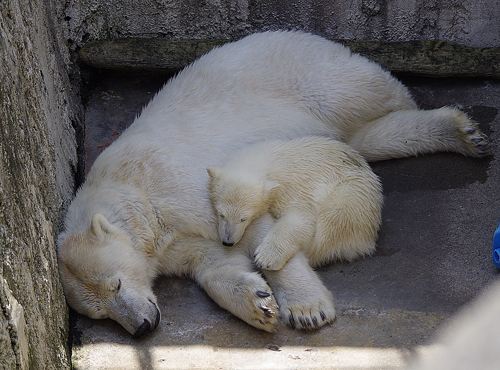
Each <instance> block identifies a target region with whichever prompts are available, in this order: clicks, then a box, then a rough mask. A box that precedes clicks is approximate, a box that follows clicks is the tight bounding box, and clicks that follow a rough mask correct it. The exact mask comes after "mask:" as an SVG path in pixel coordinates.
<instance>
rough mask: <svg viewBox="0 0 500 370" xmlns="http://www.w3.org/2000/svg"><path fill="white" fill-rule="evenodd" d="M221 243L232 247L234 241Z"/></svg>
mask: <svg viewBox="0 0 500 370" xmlns="http://www.w3.org/2000/svg"><path fill="white" fill-rule="evenodd" d="M222 245H224V246H226V247H232V246H233V245H234V243H229V242H222Z"/></svg>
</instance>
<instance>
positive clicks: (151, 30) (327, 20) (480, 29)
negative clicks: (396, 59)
mask: <svg viewBox="0 0 500 370" xmlns="http://www.w3.org/2000/svg"><path fill="white" fill-rule="evenodd" d="M61 22H62V23H64V24H65V25H66V28H67V34H66V37H67V38H68V39H69V40H71V42H73V45H74V46H76V47H78V46H81V45H82V44H84V43H85V42H86V41H88V40H95V39H105V38H116V37H132V36H133V37H169V38H239V37H241V36H243V35H246V34H249V33H252V32H256V31H262V30H274V29H301V30H305V31H310V32H313V33H316V34H319V35H322V36H325V37H328V38H334V39H335V38H339V39H358V40H386V41H407V40H416V39H418V40H423V39H442V40H446V41H455V42H459V43H463V44H467V45H470V46H499V45H500V6H499V3H498V0H349V1H332V0H273V1H255V0H254V1H250V0H203V1H199V0H176V1H174V0H140V1H139V0H67V1H66V4H65V5H64V18H61Z"/></svg>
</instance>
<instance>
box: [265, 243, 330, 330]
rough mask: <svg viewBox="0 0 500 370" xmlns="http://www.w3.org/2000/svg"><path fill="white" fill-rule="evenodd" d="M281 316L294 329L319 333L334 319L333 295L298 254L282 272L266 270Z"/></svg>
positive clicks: (302, 256) (306, 261)
mask: <svg viewBox="0 0 500 370" xmlns="http://www.w3.org/2000/svg"><path fill="white" fill-rule="evenodd" d="M264 275H265V276H266V279H267V281H268V283H269V285H270V286H271V288H272V289H273V292H274V296H275V298H276V301H277V302H278V305H279V309H280V315H281V317H282V318H283V320H284V321H285V322H286V323H288V324H289V325H290V326H291V327H292V328H297V329H316V328H319V327H321V326H323V325H325V324H327V323H330V322H332V321H333V320H334V319H335V306H334V304H333V299H332V295H331V294H330V292H329V291H328V289H326V287H325V286H324V285H323V283H322V282H321V280H320V278H319V276H318V275H317V274H316V272H315V271H314V270H313V269H312V268H311V266H310V265H309V261H308V260H307V258H306V256H305V255H304V254H303V253H302V252H298V253H297V254H296V255H295V256H293V257H292V258H291V259H290V260H289V261H288V263H287V264H286V265H285V266H284V267H283V269H281V270H279V271H270V270H265V271H264Z"/></svg>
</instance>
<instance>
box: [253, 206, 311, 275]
mask: <svg viewBox="0 0 500 370" xmlns="http://www.w3.org/2000/svg"><path fill="white" fill-rule="evenodd" d="M314 232H315V219H314V218H313V217H312V215H311V213H310V212H305V211H303V210H302V211H300V210H295V209H293V210H288V211H287V212H286V213H285V214H283V216H282V217H281V218H280V219H278V220H277V221H276V223H275V224H274V226H273V228H272V229H271V230H270V231H269V233H268V234H267V235H266V236H265V237H264V240H263V241H262V243H260V245H259V246H258V247H257V249H256V250H255V255H254V260H255V264H256V265H257V267H259V268H261V269H264V270H280V269H282V268H283V266H285V264H286V263H287V262H288V260H289V259H290V258H291V257H293V256H294V255H295V254H296V253H297V252H298V251H299V250H301V249H302V247H303V246H308V245H309V244H311V243H312V241H313V238H314Z"/></svg>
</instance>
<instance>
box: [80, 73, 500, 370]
mask: <svg viewBox="0 0 500 370" xmlns="http://www.w3.org/2000/svg"><path fill="white" fill-rule="evenodd" d="M167 77H168V76H161V75H158V74H152V75H148V74H137V75H133V74H130V73H124V74H121V73H116V72H113V73H109V72H102V71H100V72H98V73H97V74H96V75H93V76H91V78H90V81H93V83H92V86H91V87H92V89H91V94H90V95H89V96H88V99H87V100H86V101H87V105H86V126H87V128H88V131H87V142H86V145H87V156H86V166H87V168H89V167H90V166H91V164H92V162H93V160H94V159H95V157H96V156H97V155H98V153H99V152H100V151H101V150H102V149H104V147H106V146H107V145H109V144H110V143H111V142H112V140H113V139H114V138H116V137H117V136H118V135H119V133H120V132H121V131H123V130H124V129H125V128H126V127H127V126H128V125H129V124H130V123H131V122H132V120H133V119H134V117H135V115H136V114H137V113H138V112H140V109H141V107H142V106H143V105H144V104H145V103H146V102H147V101H148V100H149V99H150V98H151V97H152V96H153V94H154V93H155V91H157V90H158V89H159V88H160V87H161V86H162V84H163V82H164V81H165V80H166V79H167ZM404 82H405V83H406V84H407V85H408V86H409V87H410V89H411V91H412V93H413V94H414V96H415V97H416V99H417V101H418V102H419V104H420V105H421V106H422V107H423V108H429V109H430V108H435V107H440V106H443V105H457V106H459V107H461V108H462V109H464V110H465V111H467V112H468V113H469V114H470V115H471V116H472V117H473V118H475V119H476V120H477V121H478V122H480V126H481V128H482V129H483V130H484V131H485V132H487V133H488V134H489V135H490V138H491V139H492V140H493V156H491V157H489V158H485V159H471V158H465V157H462V156H460V155H455V154H446V153H443V154H436V155H428V156H421V157H418V158H408V159H401V160H392V161H385V162H379V163H374V164H373V168H374V170H375V171H376V173H377V174H379V175H380V176H381V178H382V182H383V186H384V193H385V197H386V200H385V205H384V211H383V225H382V229H381V232H380V236H379V240H378V250H377V252H376V254H375V255H374V256H372V257H369V258H365V259H361V260H358V261H355V262H353V263H349V264H341V263H339V264H332V265H329V266H325V267H323V268H321V269H319V274H320V276H321V277H322V279H323V281H324V282H325V284H326V286H327V287H328V288H329V289H330V291H331V292H332V293H333V296H334V300H335V302H336V305H337V309H338V313H339V316H338V318H337V320H336V321H335V322H334V323H333V324H332V325H330V326H327V327H324V328H322V329H320V330H318V331H314V332H309V331H294V330H291V329H289V328H288V327H286V326H285V325H280V326H279V328H278V329H277V332H276V333H274V334H269V333H265V332H262V331H259V330H257V329H254V328H252V327H250V326H248V325H247V324H245V323H243V322H241V321H240V320H238V319H236V318H235V317H233V316H232V315H230V314H228V313H227V312H226V311H224V310H222V309H220V308H219V307H218V306H217V305H216V304H215V303H213V302H212V301H211V300H210V299H209V298H208V297H207V296H206V294H205V293H204V292H203V291H202V290H201V289H200V288H199V287H198V286H197V285H196V284H195V283H193V282H192V281H190V280H188V279H183V278H168V277H164V278H161V279H159V280H158V281H157V284H156V286H155V292H156V294H157V295H158V298H159V306H160V309H161V312H162V322H161V323H160V326H159V328H158V329H157V330H156V331H155V332H153V333H152V334H151V335H149V336H146V337H144V338H140V339H134V338H131V337H130V335H129V334H128V333H127V332H126V331H125V330H124V329H122V328H121V327H120V326H119V325H118V324H116V323H114V322H112V321H110V320H91V319H88V318H86V317H82V316H79V315H76V314H75V317H76V324H75V339H76V340H75V346H74V348H73V361H74V365H75V368H76V369H86V370H89V369H104V368H105V369H331V368H336V369H366V368H370V369H402V368H405V367H406V365H407V364H408V363H410V362H411V361H412V360H413V359H416V358H427V357H430V358H432V354H435V353H439V352H440V349H441V347H440V346H436V345H435V344H434V343H433V338H435V336H436V335H438V334H439V333H440V332H441V329H442V328H443V327H444V326H445V325H446V323H448V322H449V319H450V318H451V317H453V315H454V314H455V313H456V312H458V311H459V310H460V309H461V308H462V307H464V306H465V305H467V304H468V303H469V302H471V301H472V300H474V298H475V297H476V296H477V295H478V294H480V292H481V291H482V290H483V289H484V288H485V287H486V286H488V285H489V284H490V283H492V282H494V281H495V280H497V279H498V277H499V276H500V274H499V270H498V269H497V268H496V267H495V266H494V264H493V262H492V259H491V251H492V240H493V239H492V238H493V232H494V230H495V229H496V227H497V226H498V219H499V215H500V197H499V196H498V194H500V181H499V180H500V146H499V144H498V139H499V129H500V116H499V114H498V113H499V111H500V98H499V97H500V81H497V80H485V79H422V78H410V77H406V78H405V79H404ZM476 356H477V355H476ZM473 360H474V359H473ZM476 360H477V361H480V359H479V358H477V359H476ZM478 363H479V362H478Z"/></svg>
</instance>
